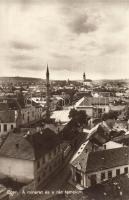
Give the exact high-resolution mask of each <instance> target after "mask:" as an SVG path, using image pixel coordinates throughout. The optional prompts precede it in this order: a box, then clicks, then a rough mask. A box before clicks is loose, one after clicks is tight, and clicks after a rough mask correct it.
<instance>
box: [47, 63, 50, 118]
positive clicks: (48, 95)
mask: <svg viewBox="0 0 129 200" xmlns="http://www.w3.org/2000/svg"><path fill="white" fill-rule="evenodd" d="M46 89H47V92H46V105H47V109H46V120H47V121H49V120H50V83H49V68H48V65H47V71H46Z"/></svg>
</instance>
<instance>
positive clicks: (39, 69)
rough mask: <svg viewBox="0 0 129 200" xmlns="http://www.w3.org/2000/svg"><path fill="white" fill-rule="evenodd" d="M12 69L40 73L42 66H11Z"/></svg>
mask: <svg viewBox="0 0 129 200" xmlns="http://www.w3.org/2000/svg"><path fill="white" fill-rule="evenodd" d="M11 68H12V69H17V70H20V71H22V70H23V71H24V70H25V71H26V70H27V71H28V70H29V71H42V70H43V65H40V64H25V63H24V64H21V63H19V64H13V65H12V66H11Z"/></svg>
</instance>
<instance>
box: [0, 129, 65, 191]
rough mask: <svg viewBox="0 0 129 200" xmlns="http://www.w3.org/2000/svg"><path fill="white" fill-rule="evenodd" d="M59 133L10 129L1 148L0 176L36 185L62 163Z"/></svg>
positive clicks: (41, 182) (42, 181)
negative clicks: (15, 131) (10, 131)
mask: <svg viewBox="0 0 129 200" xmlns="http://www.w3.org/2000/svg"><path fill="white" fill-rule="evenodd" d="M60 144H61V142H60V139H59V137H58V136H57V135H56V134H55V133H54V132H53V131H52V130H50V129H48V128H47V129H44V130H43V131H42V132H41V131H37V132H34V133H33V132H31V131H27V132H21V133H16V134H15V133H11V134H9V136H8V137H7V139H6V140H5V142H4V143H3V145H2V147H1V148H0V176H1V175H2V176H5V177H6V178H7V177H8V178H11V179H12V180H13V181H16V182H18V183H24V184H29V183H30V182H32V181H33V182H34V187H35V189H36V188H38V187H39V186H40V185H41V184H42V185H43V184H45V183H46V181H47V179H48V178H49V177H50V176H51V175H52V174H53V173H55V172H56V171H58V168H59V167H60V166H61V165H62V149H61V145H60Z"/></svg>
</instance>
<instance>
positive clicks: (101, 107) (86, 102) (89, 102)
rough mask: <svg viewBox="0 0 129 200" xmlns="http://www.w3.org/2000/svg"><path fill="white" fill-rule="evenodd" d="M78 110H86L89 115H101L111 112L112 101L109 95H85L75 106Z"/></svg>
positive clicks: (95, 116)
mask: <svg viewBox="0 0 129 200" xmlns="http://www.w3.org/2000/svg"><path fill="white" fill-rule="evenodd" d="M74 107H75V108H76V109H77V110H84V111H85V112H86V113H87V115H88V116H89V117H94V118H97V117H101V116H102V114H103V113H105V112H109V110H110V101H109V98H108V97H83V98H81V99H80V100H79V101H78V102H77V103H76V104H75V106H74Z"/></svg>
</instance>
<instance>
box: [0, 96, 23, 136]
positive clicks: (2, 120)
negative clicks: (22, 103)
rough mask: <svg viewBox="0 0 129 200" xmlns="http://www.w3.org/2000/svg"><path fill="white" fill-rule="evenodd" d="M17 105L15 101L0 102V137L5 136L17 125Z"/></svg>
mask: <svg viewBox="0 0 129 200" xmlns="http://www.w3.org/2000/svg"><path fill="white" fill-rule="evenodd" d="M19 109H20V108H19V104H18V103H17V101H15V100H14V101H12V100H11V101H8V100H2V101H1V102H0V137H3V136H6V135H7V134H8V133H9V132H10V131H12V130H13V129H14V128H16V127H17V126H18V124H19V120H20V119H19V114H20V112H19Z"/></svg>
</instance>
